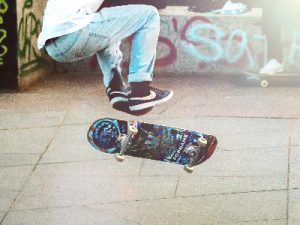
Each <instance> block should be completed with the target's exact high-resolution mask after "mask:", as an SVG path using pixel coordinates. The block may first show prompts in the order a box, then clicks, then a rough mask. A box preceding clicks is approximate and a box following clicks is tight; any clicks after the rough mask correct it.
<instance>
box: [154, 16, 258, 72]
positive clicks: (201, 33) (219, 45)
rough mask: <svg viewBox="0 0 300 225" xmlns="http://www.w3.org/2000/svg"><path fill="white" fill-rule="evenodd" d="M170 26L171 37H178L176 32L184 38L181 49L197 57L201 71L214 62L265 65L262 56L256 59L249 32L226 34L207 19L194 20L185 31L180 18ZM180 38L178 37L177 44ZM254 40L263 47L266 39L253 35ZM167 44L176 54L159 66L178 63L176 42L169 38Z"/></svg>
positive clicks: (181, 39)
mask: <svg viewBox="0 0 300 225" xmlns="http://www.w3.org/2000/svg"><path fill="white" fill-rule="evenodd" d="M164 23H167V22H164ZM170 24H172V25H173V34H169V33H170V28H168V34H169V35H167V36H168V37H169V36H174V33H175V36H177V37H179V39H180V43H179V45H178V44H177V46H181V47H182V49H184V51H185V52H186V53H188V54H189V55H190V56H192V57H193V58H195V59H196V60H197V61H198V62H199V67H200V68H204V67H206V65H208V64H210V63H222V64H224V65H234V66H237V67H247V68H253V67H255V66H257V62H260V63H261V64H263V62H264V61H263V60H261V58H262V57H261V55H262V54H258V55H257V56H254V53H253V50H252V46H251V44H250V40H249V39H250V38H249V35H248V34H247V32H246V31H243V30H240V29H234V30H233V31H231V32H229V33H228V32H227V33H226V32H225V31H224V30H223V29H222V28H220V27H218V26H217V25H216V24H213V23H212V22H211V21H210V20H209V19H207V18H205V17H203V16H194V17H192V18H190V19H189V20H188V21H186V22H185V24H184V25H183V28H182V30H181V31H180V28H179V26H178V24H179V23H178V21H177V19H176V18H172V20H171V23H170ZM177 37H176V38H175V41H176V42H177V39H178V38H177ZM251 40H255V41H259V42H260V44H262V43H263V42H261V41H262V40H263V36H262V35H253V37H251ZM163 43H164V44H165V43H168V46H169V48H170V49H171V48H172V52H173V54H172V55H171V54H169V57H170V58H164V62H165V63H163V64H161V63H159V64H158V66H166V65H167V63H172V62H173V61H175V60H176V58H175V59H174V57H175V56H176V51H178V49H176V47H175V46H176V45H175V44H172V41H171V40H169V39H168V38H165V39H164V42H163ZM173 46H174V47H175V50H174V49H173V48H174V47H173ZM171 57H172V60H171ZM159 60H160V59H158V61H159Z"/></svg>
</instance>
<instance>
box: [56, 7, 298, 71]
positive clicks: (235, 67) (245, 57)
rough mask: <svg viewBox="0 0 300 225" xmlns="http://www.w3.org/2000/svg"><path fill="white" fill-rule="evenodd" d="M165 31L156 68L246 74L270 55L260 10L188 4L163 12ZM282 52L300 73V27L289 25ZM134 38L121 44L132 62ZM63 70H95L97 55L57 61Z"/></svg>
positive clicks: (289, 68) (288, 66) (288, 64)
mask: <svg viewBox="0 0 300 225" xmlns="http://www.w3.org/2000/svg"><path fill="white" fill-rule="evenodd" d="M160 14H161V33H160V38H159V44H158V52H157V62H156V67H155V72H156V73H179V74H181V73H220V74H222V73H226V74H230V73H238V74H239V73H241V71H258V70H259V68H261V67H262V66H263V65H264V63H265V62H266V60H267V51H266V42H265V38H264V36H263V35H262V34H261V27H260V21H261V17H262V11H261V9H253V10H252V11H250V12H247V13H245V14H241V15H232V16H230V15H216V14H211V13H194V12H189V11H188V8H187V7H173V6H172V7H170V6H169V7H167V8H166V9H164V10H161V11H160ZM282 33H283V40H284V41H283V43H284V46H283V48H284V49H283V52H284V61H285V67H286V70H287V71H294V72H300V63H299V62H300V30H297V29H295V27H293V26H291V27H287V26H285V29H284V32H282ZM129 46H130V41H129V40H125V41H124V42H123V43H122V49H123V51H124V68H127V67H128V61H129V53H128V50H129ZM58 69H59V70H60V71H77V72H81V71H82V72H83V71H96V70H97V63H96V61H95V59H94V58H92V59H88V60H84V61H82V62H77V63H72V64H65V65H58Z"/></svg>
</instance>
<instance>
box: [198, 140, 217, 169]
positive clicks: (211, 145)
mask: <svg viewBox="0 0 300 225" xmlns="http://www.w3.org/2000/svg"><path fill="white" fill-rule="evenodd" d="M217 145H218V140H217V138H216V137H215V136H212V135H209V136H208V137H207V146H206V148H207V152H206V154H205V157H203V158H202V159H200V163H203V162H205V161H206V160H208V159H209V158H210V157H211V156H212V154H213V153H214V152H215V150H216V148H217ZM200 163H199V164H200Z"/></svg>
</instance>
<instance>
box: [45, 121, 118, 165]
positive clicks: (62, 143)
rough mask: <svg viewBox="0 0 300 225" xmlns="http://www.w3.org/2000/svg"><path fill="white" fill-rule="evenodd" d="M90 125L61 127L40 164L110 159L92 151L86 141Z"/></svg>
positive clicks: (111, 156) (108, 156)
mask: <svg viewBox="0 0 300 225" xmlns="http://www.w3.org/2000/svg"><path fill="white" fill-rule="evenodd" d="M89 126H90V125H70V126H63V127H61V128H60V129H59V130H58V131H57V134H56V136H55V138H54V139H53V141H52V142H51V145H50V146H49V149H48V150H47V152H46V153H45V155H44V156H43V158H42V160H41V163H56V162H72V161H83V160H97V159H110V158H113V155H110V154H105V153H103V152H100V151H98V150H96V149H94V148H93V147H92V146H91V145H90V144H89V142H88V140H87V131H88V128H89Z"/></svg>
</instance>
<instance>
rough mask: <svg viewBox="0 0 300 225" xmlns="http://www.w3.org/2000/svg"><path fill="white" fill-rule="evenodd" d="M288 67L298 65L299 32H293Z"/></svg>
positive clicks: (299, 54)
mask: <svg viewBox="0 0 300 225" xmlns="http://www.w3.org/2000/svg"><path fill="white" fill-rule="evenodd" d="M288 62H289V64H290V65H294V66H296V65H298V66H299V62H300V31H297V30H295V31H294V32H293V41H292V45H291V50H290V54H289V58H288Z"/></svg>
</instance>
